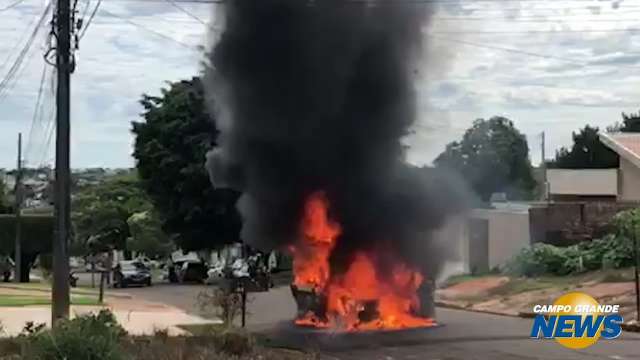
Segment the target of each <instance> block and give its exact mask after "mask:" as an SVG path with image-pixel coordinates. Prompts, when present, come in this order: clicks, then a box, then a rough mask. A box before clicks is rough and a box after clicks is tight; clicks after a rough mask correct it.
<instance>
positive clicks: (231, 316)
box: [197, 287, 242, 326]
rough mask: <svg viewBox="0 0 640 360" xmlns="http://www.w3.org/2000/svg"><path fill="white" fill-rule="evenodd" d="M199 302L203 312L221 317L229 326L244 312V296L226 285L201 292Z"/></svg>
mask: <svg viewBox="0 0 640 360" xmlns="http://www.w3.org/2000/svg"><path fill="white" fill-rule="evenodd" d="M197 302H198V305H199V307H200V310H201V311H202V312H203V313H206V314H210V315H215V316H217V317H219V318H220V319H221V320H222V321H223V322H224V323H225V325H227V326H232V325H233V323H234V321H235V319H236V318H237V317H238V316H240V314H241V313H242V296H241V295H240V294H239V293H237V292H234V291H230V290H229V289H226V288H225V287H223V288H222V289H220V288H214V289H211V290H204V291H202V292H200V293H199V294H198V299H197Z"/></svg>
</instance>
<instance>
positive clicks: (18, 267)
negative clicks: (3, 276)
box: [13, 133, 22, 283]
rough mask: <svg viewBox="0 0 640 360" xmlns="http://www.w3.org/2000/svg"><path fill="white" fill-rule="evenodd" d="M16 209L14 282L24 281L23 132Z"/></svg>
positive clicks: (20, 135) (17, 178) (20, 134)
mask: <svg viewBox="0 0 640 360" xmlns="http://www.w3.org/2000/svg"><path fill="white" fill-rule="evenodd" d="M14 195H15V211H16V242H15V244H14V249H13V250H14V262H15V270H14V272H13V274H14V276H13V277H14V279H13V281H14V282H17V283H19V282H21V281H22V219H21V218H20V217H21V215H22V214H21V212H22V133H19V134H18V164H17V167H16V186H15V189H14Z"/></svg>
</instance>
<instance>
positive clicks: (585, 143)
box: [548, 125, 620, 169]
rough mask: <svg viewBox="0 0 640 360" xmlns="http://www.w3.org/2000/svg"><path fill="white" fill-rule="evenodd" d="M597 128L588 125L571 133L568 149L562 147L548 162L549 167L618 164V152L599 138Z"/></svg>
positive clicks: (586, 167) (582, 167)
mask: <svg viewBox="0 0 640 360" xmlns="http://www.w3.org/2000/svg"><path fill="white" fill-rule="evenodd" d="M599 132H600V131H599V129H598V128H597V127H591V126H589V125H587V126H585V127H584V128H582V129H580V131H579V132H577V133H576V132H574V133H573V145H572V146H571V148H570V149H568V148H565V147H562V148H560V150H558V151H557V152H556V157H555V159H554V160H553V161H551V162H549V164H548V166H549V167H551V168H562V169H608V168H616V167H618V164H619V161H620V160H619V158H618V154H616V153H615V152H614V151H613V150H611V149H609V148H608V147H607V146H606V145H604V144H603V143H602V142H601V141H600V139H599Z"/></svg>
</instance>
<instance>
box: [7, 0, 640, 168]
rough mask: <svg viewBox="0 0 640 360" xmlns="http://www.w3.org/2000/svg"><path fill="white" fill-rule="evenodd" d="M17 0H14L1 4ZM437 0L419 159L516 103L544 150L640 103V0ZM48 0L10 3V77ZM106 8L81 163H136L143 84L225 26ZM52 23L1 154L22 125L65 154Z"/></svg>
mask: <svg viewBox="0 0 640 360" xmlns="http://www.w3.org/2000/svg"><path fill="white" fill-rule="evenodd" d="M87 1H88V0H79V2H78V8H79V9H80V12H81V13H82V12H83V11H84V8H85V7H86V6H87V4H88V5H89V6H90V7H89V12H90V11H91V9H92V8H93V6H94V5H95V4H96V2H97V0H90V1H91V2H90V3H87ZM398 1H402V0H398ZM12 2H13V1H12V0H0V9H2V8H4V7H5V6H7V5H9V4H11V3H12ZM437 2H438V5H439V6H438V8H437V10H436V13H435V14H434V18H433V19H432V21H431V23H430V24H429V25H428V26H426V27H425V29H424V33H425V36H424V48H425V56H424V59H423V60H422V61H421V63H420V64H418V67H417V68H418V72H417V78H416V88H417V90H418V94H419V99H420V106H419V109H418V121H417V123H416V125H415V128H414V133H413V135H411V136H410V137H409V138H408V139H406V142H407V144H409V145H410V146H411V150H410V153H409V160H410V161H412V162H414V163H417V164H426V163H429V162H430V161H431V160H432V159H433V158H434V157H435V156H436V155H437V154H438V153H439V152H440V151H442V149H443V148H444V146H445V144H446V143H448V142H449V141H452V140H455V139H457V138H459V137H460V136H461V134H462V133H463V132H464V130H465V129H466V128H467V127H468V126H469V125H470V124H471V122H472V121H473V120H474V119H476V118H480V117H484V118H487V117H491V116H493V115H502V116H507V117H509V118H510V119H512V120H513V121H514V122H515V123H516V126H517V127H518V128H519V129H520V130H521V131H522V132H523V133H525V134H526V135H527V138H528V139H529V145H530V148H531V152H532V156H531V157H532V160H533V162H534V163H537V162H538V161H539V159H540V155H539V154H540V146H539V142H540V136H539V134H540V133H541V132H542V131H546V133H547V147H546V151H547V156H552V155H553V153H554V151H555V150H556V149H557V148H558V147H560V146H563V145H568V144H570V142H571V132H572V131H574V130H576V129H578V128H580V127H582V126H584V125H585V124H591V125H595V126H600V127H606V126H607V125H610V124H612V123H614V122H616V121H619V120H620V113H621V112H622V111H625V112H630V111H637V110H638V109H639V108H640V104H639V102H638V98H639V95H640V87H639V86H638V85H637V84H638V82H640V50H639V49H640V31H639V32H634V31H630V30H629V29H640V20H638V15H640V1H638V0H623V1H620V0H618V1H611V0H608V1H607V0H600V1H598V0H573V1H563V0H547V1H544V0H522V1H512V0H503V1H495V0H494V1H474V0H461V1H458V2H456V1H453V0H446V1H445V0H440V1H437ZM45 6H46V3H45V1H44V0H25V1H24V2H23V3H22V4H20V5H18V6H16V7H14V8H12V9H10V10H6V11H3V12H1V13H0V14H1V15H2V19H3V21H2V22H1V23H0V77H2V76H4V74H5V73H6V72H7V70H8V66H4V67H2V64H3V63H4V62H5V60H6V59H9V63H10V62H11V61H13V59H14V57H15V55H16V51H15V47H16V44H19V46H22V44H23V42H20V41H21V39H22V37H23V36H24V34H25V32H27V31H30V23H31V22H32V21H33V19H34V18H35V17H37V16H38V15H39V14H40V13H41V12H42V10H43V8H44V7H45ZM181 6H182V7H184V8H185V9H187V10H188V11H189V12H191V13H192V14H194V15H195V16H196V17H198V18H200V19H202V20H205V21H207V22H209V21H210V20H211V19H215V18H216V16H215V7H216V5H210V4H197V3H188V4H186V3H183V4H181ZM100 9H101V10H100V11H99V12H98V14H97V16H96V17H95V19H94V21H93V23H92V24H91V26H90V28H89V30H88V32H87V34H86V36H85V37H84V38H83V39H82V41H81V43H80V49H79V51H78V52H77V57H78V66H77V70H76V72H75V73H74V74H73V78H72V99H73V103H72V104H73V105H72V126H73V128H72V129H73V130H72V137H73V141H72V166H73V167H89V166H104V167H123V166H132V165H133V159H132V158H131V156H130V154H131V147H132V137H131V135H130V132H129V129H130V122H131V121H132V120H137V119H138V118H139V113H140V112H141V107H140V106H139V105H138V100H139V99H140V95H141V94H142V93H145V92H146V93H151V94H157V93H158V92H159V89H160V88H161V87H163V86H164V84H165V82H166V81H172V80H179V79H182V78H187V77H191V76H193V75H195V74H197V71H198V62H199V60H200V57H199V52H198V50H196V47H197V46H198V45H202V44H204V43H206V42H207V39H208V37H209V36H211V35H210V34H208V31H207V27H206V26H204V25H202V24H201V23H199V22H198V21H196V20H195V19H193V18H192V17H190V16H189V15H187V14H185V13H184V12H181V11H180V10H178V9H176V8H175V7H173V6H172V5H171V4H170V3H168V2H164V1H162V0H155V1H149V0H103V2H102V5H101V6H100ZM112 14H115V15H117V16H113V15H112ZM123 18H125V19H127V20H123ZM130 22H133V23H135V24H138V25H140V26H142V27H144V28H146V29H147V30H145V29H143V28H141V27H139V26H134V25H132V24H131V23H130ZM211 27H214V28H217V27H218V26H217V25H211ZM154 32H155V33H154ZM46 33H47V29H46V28H45V29H42V31H41V33H40V34H39V36H38V37H37V39H36V42H35V43H34V46H33V49H32V51H31V52H30V53H29V57H28V58H27V59H26V61H25V66H24V70H23V71H22V72H21V73H20V77H19V79H18V81H17V82H16V83H15V86H13V87H11V91H10V92H8V93H7V95H6V96H4V97H3V96H0V129H1V130H2V131H0V167H7V168H9V167H13V166H14V165H15V156H16V154H15V142H16V137H17V133H18V132H23V134H24V137H25V143H26V146H25V147H26V152H25V154H26V156H25V157H26V161H27V163H28V164H29V165H30V166H34V165H39V164H41V163H50V162H51V161H52V159H53V149H52V148H51V143H52V142H53V141H48V139H49V138H50V136H49V133H50V130H49V129H51V128H50V126H49V125H48V123H49V119H50V117H49V114H48V113H49V111H50V109H51V106H50V105H51V103H50V102H51V99H50V98H49V97H48V96H49V91H50V86H51V84H50V82H47V84H46V86H45V89H44V94H45V96H44V103H43V109H44V111H45V114H44V116H42V117H41V119H40V121H35V122H34V124H33V126H32V122H33V121H32V119H33V117H34V116H33V115H34V105H35V103H36V98H37V94H38V90H39V84H40V78H41V74H42V70H43V61H42V53H43V51H44V42H45V35H46ZM157 33H160V34H161V35H158V34H157ZM510 50H516V51H510ZM536 55H544V56H536ZM37 118H40V117H37ZM29 135H30V136H29ZM48 142H49V146H48V147H47V143H48Z"/></svg>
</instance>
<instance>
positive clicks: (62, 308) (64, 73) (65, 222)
mask: <svg viewBox="0 0 640 360" xmlns="http://www.w3.org/2000/svg"><path fill="white" fill-rule="evenodd" d="M57 1H58V6H57V7H56V8H57V12H56V16H55V22H56V24H55V26H56V40H57V41H56V68H57V73H58V87H57V91H56V104H57V109H56V170H55V188H54V194H55V195H54V201H55V234H54V237H53V285H52V295H51V297H52V299H51V300H52V306H51V317H52V321H53V323H55V322H57V321H58V320H61V319H67V318H69V256H68V253H67V247H68V244H69V234H70V229H71V221H70V220H71V217H70V210H71V196H70V191H71V186H70V182H71V170H70V164H69V158H70V156H69V136H70V127H71V126H70V119H69V117H70V115H69V112H70V111H69V110H70V88H69V87H70V80H71V4H70V0H57Z"/></svg>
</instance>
